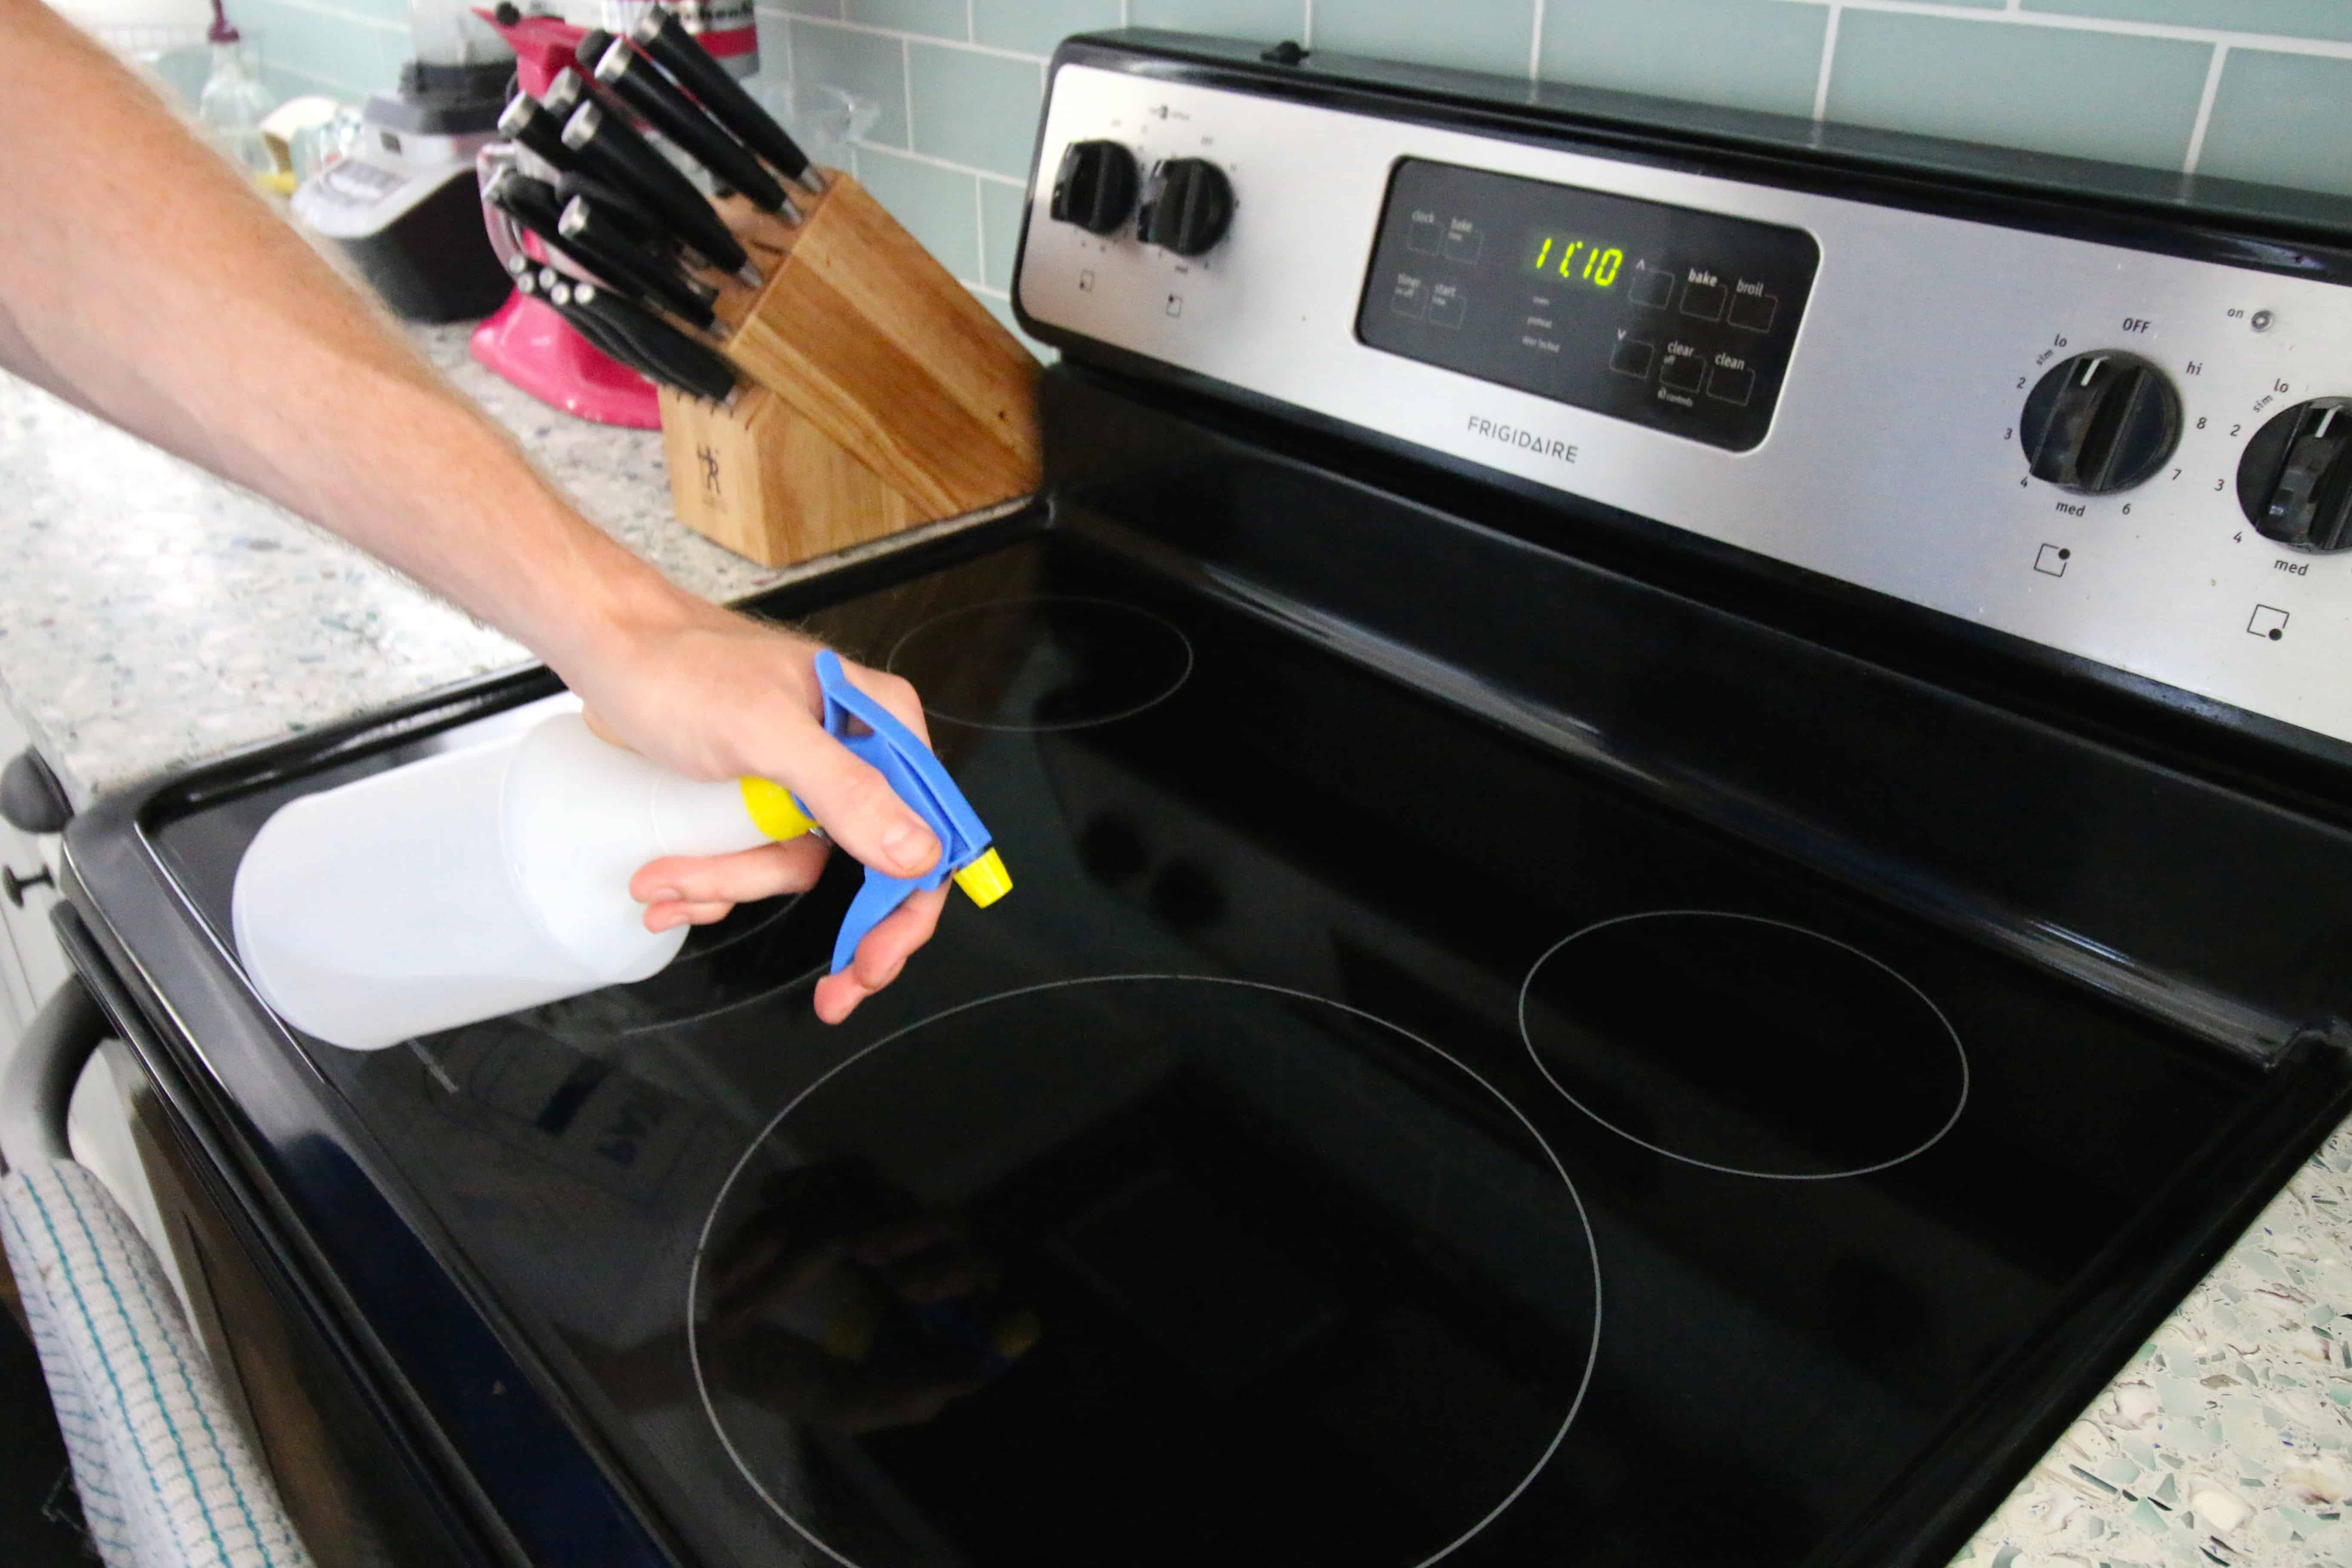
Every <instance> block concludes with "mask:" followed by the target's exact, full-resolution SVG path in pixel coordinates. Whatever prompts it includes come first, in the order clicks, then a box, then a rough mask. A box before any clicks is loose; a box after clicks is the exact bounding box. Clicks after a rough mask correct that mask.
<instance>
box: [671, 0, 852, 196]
mask: <svg viewBox="0 0 2352 1568" xmlns="http://www.w3.org/2000/svg"><path fill="white" fill-rule="evenodd" d="M629 37H631V38H633V39H635V42H636V45H637V47H639V48H641V49H643V50H645V52H646V54H648V55H650V56H651V57H652V58H653V62H654V64H656V65H657V66H659V67H661V68H662V69H663V70H665V71H667V72H668V73H669V76H670V79H672V80H674V81H676V82H677V85H678V86H680V87H682V88H684V89H686V90H687V91H688V92H690V93H692V94H693V95H694V96H695V97H696V98H697V99H698V100H701V103H702V107H703V108H705V109H707V110H709V111H710V117H711V118H712V119H714V120H716V121H719V123H720V124H721V125H724V126H725V127H726V128H727V129H728V130H729V131H730V132H733V133H734V136H735V139H736V140H737V141H739V142H742V143H743V144H744V145H745V146H747V147H749V148H751V151H752V152H754V153H758V154H760V156H761V157H762V158H765V159H766V160H767V161H768V162H769V163H773V164H774V165H775V166H776V168H777V170H778V172H780V173H781V174H783V175H784V177H785V178H786V179H792V180H798V181H800V182H801V183H802V184H806V185H808V186H810V187H811V188H812V189H814V188H817V181H816V174H815V171H814V170H813V169H812V168H810V167H809V160H808V154H807V153H803V152H802V151H801V144H800V143H799V142H795V141H793V139H792V137H791V136H790V135H789V134H788V133H786V132H785V130H784V128H783V127H782V126H781V125H779V124H777V123H776V121H775V120H774V118H773V117H772V116H771V115H770V114H769V113H768V111H767V110H764V109H762V108H761V107H760V104H759V100H756V99H754V98H753V97H752V96H751V94H750V93H748V92H745V91H744V90H743V89H742V88H741V87H740V86H738V85H737V83H736V80H735V79H734V78H733V77H731V76H730V75H728V74H727V68H726V67H725V66H722V65H720V64H719V62H718V61H717V60H715V59H712V58H710V51H709V50H708V49H706V48H704V47H702V46H701V45H700V44H698V43H697V42H695V39H694V35H693V34H692V33H689V32H688V31H687V30H686V24H685V23H683V22H681V21H679V20H678V19H677V16H675V15H674V14H672V13H671V12H669V11H667V10H664V9H663V8H661V7H660V6H658V5H656V7H655V8H654V9H653V10H651V11H648V12H647V13H646V16H645V17H644V19H643V20H641V21H640V22H638V23H637V25H636V26H635V27H634V28H632V29H631V30H630V33H629Z"/></svg>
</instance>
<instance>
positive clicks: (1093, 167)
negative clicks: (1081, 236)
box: [1048, 142, 1140, 234]
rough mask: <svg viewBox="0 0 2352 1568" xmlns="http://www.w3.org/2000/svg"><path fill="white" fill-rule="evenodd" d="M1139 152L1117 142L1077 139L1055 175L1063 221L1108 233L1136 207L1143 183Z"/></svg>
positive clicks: (1056, 209)
mask: <svg viewBox="0 0 2352 1568" xmlns="http://www.w3.org/2000/svg"><path fill="white" fill-rule="evenodd" d="M1139 183H1140V182H1139V178H1138V175H1137V170H1136V167H1135V154H1134V153H1130V152H1129V151H1128V150H1127V149H1126V148H1125V147H1123V146H1121V145H1120V144H1119V143H1118V142H1071V143H1070V145H1069V148H1068V150H1067V151H1066V152H1065V153H1063V154H1062V166H1061V168H1060V169H1059V170H1058V171H1056V172H1055V175H1054V205H1052V207H1051V208H1049V209H1048V210H1049V211H1051V212H1052V213H1053V215H1054V216H1055V218H1056V219H1058V220H1059V221H1061V222H1063V223H1074V224H1076V225H1077V226H1079V227H1080V228H1083V229H1085V230H1087V232H1088V233H1090V234H1108V233H1110V232H1111V231H1112V230H1113V229H1116V228H1117V227H1118V226H1119V225H1121V224H1123V223H1125V222H1126V221H1127V215H1128V214H1129V213H1131V212H1133V211H1134V210H1135V188H1136V186H1137V185H1138V184H1139Z"/></svg>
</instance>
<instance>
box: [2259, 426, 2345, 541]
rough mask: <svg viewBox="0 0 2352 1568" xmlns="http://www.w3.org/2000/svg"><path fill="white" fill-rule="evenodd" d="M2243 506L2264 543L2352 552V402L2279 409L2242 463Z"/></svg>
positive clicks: (2260, 431)
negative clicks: (2265, 541) (2271, 541)
mask: <svg viewBox="0 0 2352 1568" xmlns="http://www.w3.org/2000/svg"><path fill="white" fill-rule="evenodd" d="M2238 505H2239V507H2240V508H2241V509H2242V510H2244V512H2245V514H2246V520H2247V521H2249V522H2252V524H2253V525H2254V527H2255V529H2256V530H2257V531H2260V532H2261V533H2262V534H2263V536H2264V537H2265V538H2269V539H2275V540H2277V541H2278V542H2280V543H2281V544H2291V545H2293V546H2294V548H2296V549H2297V550H2343V549H2347V548H2352V397H2317V398H2314V399H2312V401H2310V402H2309V403H2298V404H2296V405H2294V407H2292V408H2284V409H2281V410H2280V411H2279V412H2278V413H2277V414H2276V415H2274V416H2272V418H2271V419H2270V421H2269V423H2267V424H2265V425H2264V426H2263V427H2262V428H2261V429H2259V430H2257V431H2255V432H2254V438H2253V439H2252V440H2251V441H2249V442H2247V443H2246V454H2245V456H2244V457H2242V458H2239V459H2238Z"/></svg>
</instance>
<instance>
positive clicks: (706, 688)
mask: <svg viewBox="0 0 2352 1568" xmlns="http://www.w3.org/2000/svg"><path fill="white" fill-rule="evenodd" d="M818 651H819V645H818V644H816V643H814V642H812V641H810V640H809V639H808V638H806V637H801V636H799V635H797V634H795V633H793V632H789V631H786V630H784V629H783V628H782V627H779V626H771V625H768V624H766V623H763V622H761V621H756V620H753V619H751V617H750V616H742V615H738V614H735V613H733V612H731V611H728V610H722V609H719V608H718V607H717V606H715V605H706V604H703V603H701V602H700V601H698V600H691V599H686V598H685V597H684V596H683V595H679V597H678V601H677V602H676V603H673V604H670V605H665V606H663V608H662V609H661V611H660V612H659V613H658V614H656V615H654V616H647V617H644V618H640V619H633V620H631V621H629V622H626V623H624V624H622V625H620V626H617V627H615V628H614V631H613V635H611V636H610V637H606V638H604V639H603V640H602V641H601V642H600V643H599V644H598V645H597V647H596V650H595V651H594V652H593V654H591V655H590V656H589V657H588V658H584V659H581V660H575V661H572V664H571V666H570V667H569V668H565V667H562V666H559V673H561V674H562V675H563V677H564V678H565V679H566V681H567V682H568V683H569V684H570V685H571V687H572V689H573V690H574V691H575V692H577V693H578V694H579V696H580V698H581V700H583V702H584V703H585V704H586V705H587V710H588V721H589V724H590V727H591V728H593V729H594V730H595V731H597V732H598V733H599V734H601V735H603V736H604V738H605V739H607V740H610V741H613V742H616V743H617V744H620V745H624V746H627V747H628V748H630V749H631V750H632V751H635V752H638V753H640V754H642V755H644V756H646V757H648V758H650V759H652V760H653V761H655V762H656V763H660V764H662V765H663V766H664V767H667V768H669V769H671V770H672V771H673V772H676V773H683V774H685V775H687V776H688V777H690V778H700V779H729V778H740V777H744V776H747V775H749V776H752V777H757V778H764V779H772V780H773V781H775V782H776V783H777V784H782V785H783V786H784V787H785V788H786V789H789V790H790V791H792V792H793V795H795V796H796V797H798V799H799V800H800V802H801V804H802V805H804V806H806V807H807V808H808V810H809V813H810V815H812V816H814V817H815V818H816V820H817V822H818V823H819V824H820V825H821V826H823V827H824V831H825V835H826V837H829V838H831V840H832V841H833V842H834V843H835V844H838V845H839V846H840V847H842V848H844V849H845V850H847V851H848V852H849V853H850V854H851V855H852V856H854V857H856V858H857V859H858V860H860V861H862V862H863V863H865V864H866V865H868V866H874V867H878V868H881V869H882V870H883V871H884V872H885V873H887V874H888V875H890V876H894V877H915V876H920V875H921V874H922V873H923V872H925V871H928V870H929V869H930V868H932V866H934V865H935V864H937V863H938V860H939V858H940V842H939V839H938V837H936V836H935V835H934V834H933V833H932V832H931V830H930V829H929V827H927V826H924V823H923V821H922V819H921V818H920V817H919V816H916V815H915V813H914V812H913V811H912V810H911V809H909V808H908V805H907V804H906V803H905V802H904V801H901V800H900V799H899V798H898V795H897V793H896V792H895V791H893V790H892V789H891V788H890V785H889V784H888V782H887V781H886V780H885V779H884V778H883V777H882V775H881V773H878V772H877V771H876V770H875V769H874V768H872V767H871V766H869V765H867V764H866V763H864V762H861V761H859V760H858V759H857V758H856V756H854V755H852V754H851V753H850V752H849V749H848V748H847V747H845V746H844V745H843V744H842V743H841V742H839V741H836V740H835V739H834V738H833V737H832V736H831V735H828V734H826V733H825V732H824V726H823V724H822V723H821V722H820V721H819V716H820V715H821V714H822V713H823V712H824V700H823V695H822V693H821V692H820V691H819V689H818V687H817V681H816V670H815V658H816V655H817V653H818ZM842 668H844V670H845V671H846V672H847V674H848V676H849V679H851V681H852V682H853V683H855V684H856V686H857V688H858V689H860V690H862V691H864V692H865V693H866V694H867V695H868V696H870V697H872V698H874V699H875V700H877V701H878V702H880V703H881V704H882V705H883V706H884V707H886V708H887V709H888V710H890V711H891V713H892V714H894V715H895V716H897V717H898V719H899V720H900V721H902V722H904V723H905V724H906V725H907V727H908V729H910V730H912V731H915V733H916V734H917V735H919V736H920V737H921V738H922V740H923V743H924V744H926V745H929V743H930V733H929V730H928V729H926V727H925V726H924V723H923V707H922V703H921V701H920V700H919V699H918V698H917V697H916V695H915V689H914V688H913V687H912V686H910V685H908V683H907V682H906V681H904V680H901V679H898V677H897V676H894V675H887V674H885V673H883V672H881V671H879V670H873V669H867V668H864V667H862V666H860V665H856V664H853V663H851V662H849V661H848V660H846V659H844V660H843V661H842ZM828 852H829V850H828V847H827V845H826V844H825V842H824V840H823V839H820V838H817V837H814V836H810V837H801V838H795V839H792V840H789V841H787V842H785V843H782V844H765V845H761V847H758V848H756V849H746V850H743V851H741V852H740V853H739V854H734V855H719V856H712V857H709V858H688V857H682V856H673V857H668V858H663V859H659V860H656V861H653V862H651V863H650V864H648V865H646V866H644V867H642V868H639V870H638V871H637V873H636V875H635V877H634V878H632V879H630V882H629V892H630V894H631V896H632V897H634V898H635V899H636V900H638V901H639V902H640V903H642V904H644V905H645V906H646V910H645V917H644V918H645V922H646V929H647V930H649V931H667V930H669V929H671V928H672V927H675V926H678V925H683V924H693V925H707V924H709V923H710V922H711V921H718V920H721V919H724V918H725V917H726V915H727V913H728V911H729V910H732V909H733V908H734V907H735V906H736V905H737V904H739V903H745V902H749V901H751V900H755V899H767V898H773V897H776V896H777V895H779V894H782V893H797V892H803V891H805V890H806V889H809V888H811V887H813V886H814V884H815V882H816V879H817V877H818V875H819V874H820V873H821V872H822V871H823V870H824V860H825V856H826V855H827V853H828ZM946 901H947V889H946V888H945V887H944V886H942V887H940V888H936V889H931V890H930V891H929V892H921V893H917V894H915V895H914V896H913V897H911V898H909V899H908V900H907V901H906V902H905V903H904V904H901V905H900V906H899V907H898V909H897V910H893V911H892V912H891V914H890V915H889V917H888V918H887V919H886V920H884V921H882V922H881V923H880V924H879V925H877V926H876V927H875V928H874V929H873V930H872V931H869V932H867V933H866V939H865V941H863V942H859V943H858V945H857V952H856V956H855V957H854V958H853V959H852V960H851V962H850V964H849V966H848V967H847V968H845V969H844V970H842V971H841V973H837V974H828V975H826V976H825V977H824V979H822V980H820V981H818V982H817V987H816V1012H817V1016H818V1017H820V1018H822V1019H824V1021H825V1022H826V1023H828V1024H837V1023H839V1022H841V1021H842V1020H843V1019H844V1018H846V1017H847V1016H849V1015H850V1012H851V1011H852V1010H853V1009H854V1008H856V1005H858V1004H859V1003H860V1002H862V1001H864V1000H865V999H866V997H868V996H870V995H872V994H874V993H875V992H877V991H879V990H880V989H881V988H882V987H883V986H885V985H887V984H890V982H891V981H892V980H894V979H896V978H898V971H899V970H900V969H901V968H902V967H904V965H905V964H906V962H907V960H908V957H909V956H910V955H912V954H913V952H915V950H916V949H917V948H919V947H920V946H922V945H923V943H924V942H928V941H929V940H930V936H931V932H932V931H933V930H934V929H935V928H936V927H937V925H938V923H939V918H940V909H941V907H942V906H943V905H944V904H945V903H946Z"/></svg>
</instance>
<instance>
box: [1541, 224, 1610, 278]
mask: <svg viewBox="0 0 2352 1568" xmlns="http://www.w3.org/2000/svg"><path fill="white" fill-rule="evenodd" d="M1624 264H1625V253H1624V252H1623V251H1622V250H1620V249H1618V248H1617V247H1614V246H1607V247H1603V246H1599V245H1595V244H1593V243H1592V242H1591V240H1588V239H1580V238H1578V237H1575V236H1574V235H1567V234H1538V235H1536V236H1535V237H1533V238H1532V239H1530V240H1529V241H1528V271H1530V272H1540V273H1546V274H1552V273H1556V274H1558V275H1559V277H1560V278H1562V279H1565V280H1566V281H1568V282H1570V283H1583V284H1588V285H1590V286H1591V287H1592V288H1595V289H1606V288H1608V287H1609V286H1610V285H1611V284H1612V283H1614V282H1616V281H1617V269H1618V268H1620V267H1622V266H1623V265H1624Z"/></svg>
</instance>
